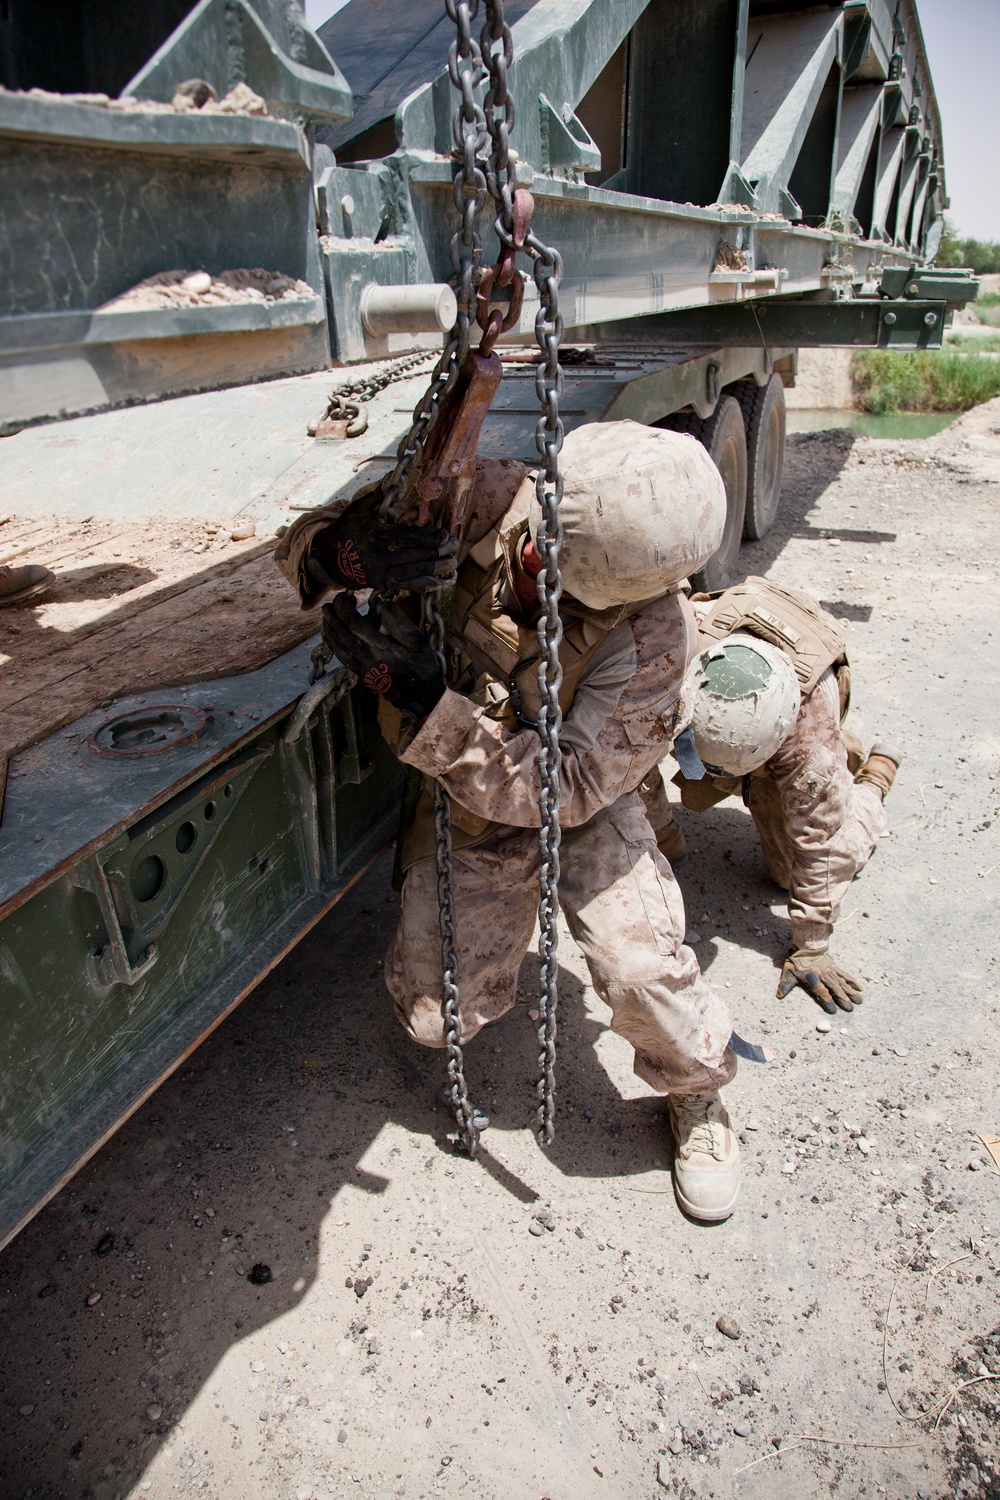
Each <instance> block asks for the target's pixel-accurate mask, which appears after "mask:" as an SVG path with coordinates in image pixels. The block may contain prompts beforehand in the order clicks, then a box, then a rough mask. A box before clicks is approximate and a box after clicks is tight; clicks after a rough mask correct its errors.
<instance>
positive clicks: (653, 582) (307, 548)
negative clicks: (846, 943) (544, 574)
mask: <svg viewBox="0 0 1000 1500" xmlns="http://www.w3.org/2000/svg"><path fill="white" fill-rule="evenodd" d="M563 463H564V466H565V473H566V487H565V494H564V498H563V501H562V506H561V515H562V521H563V527H564V534H565V541H564V545H563V551H562V557H561V566H562V574H563V582H564V589H565V593H564V596H563V601H562V604H561V606H560V615H561V618H562V622H563V628H564V639H563V644H562V646H561V648H560V658H561V661H562V666H563V685H562V689H561V693H560V699H561V703H562V709H563V716H564V717H563V725H562V731H561V735H560V740H561V747H562V767H561V772H560V779H561V792H562V803H561V813H560V816H561V823H562V829H563V835H562V851H561V861H562V873H561V878H560V885H559V896H560V903H561V906H562V910H563V912H564V914H565V917H566V920H567V922H568V923H569V926H570V929H571V931H572V933H573V936H574V938H575V939H576V941H577V943H578V944H579V946H580V948H581V950H582V951H583V954H584V956H585V958H586V961H587V964H588V967H589V970H590V975H591V979H592V982H593V985H594V988H595V990H596V991H597V993H598V995H599V996H600V997H601V999H602V1000H604V1001H605V1002H606V1004H607V1005H608V1006H609V1007H610V1009H611V1012H612V1021H611V1025H612V1027H613V1029H614V1030H615V1031H617V1032H618V1033H619V1034H620V1035H622V1036H623V1037H625V1038H626V1039H627V1040H628V1041H629V1042H630V1043H631V1045H632V1047H633V1048H634V1051H635V1063H634V1066H635V1071H636V1073H637V1074H638V1075H639V1077H640V1078H642V1079H644V1080H645V1081H646V1082H647V1083H648V1084H649V1085H650V1086H651V1087H652V1088H654V1089H656V1090H658V1091H660V1092H662V1093H665V1094H667V1095H668V1115H669V1119H670V1123H671V1127H672V1132H673V1136H674V1141H675V1147H676V1151H675V1170H674V1183H675V1190H676V1193H677V1197H678V1200H679V1202H680V1204H681V1205H682V1207H683V1208H684V1209H685V1210H686V1211H688V1212H689V1213H691V1214H692V1215H693V1216H695V1217H697V1218H700V1219H704V1220H708V1221H713V1220H719V1219H724V1218H726V1217H727V1216H728V1215H729V1214H730V1213H731V1212H732V1209H733V1207H734V1205H735V1202H736V1198H737V1194H738V1191H739V1174H740V1165H739V1146H738V1143H737V1138H736V1135H735V1133H734V1132H733V1130H732V1129H731V1127H730V1123H729V1117H728V1114H727V1112H726V1110H725V1108H724V1106H723V1104H722V1102H721V1099H720V1097H719V1090H720V1088H721V1087H722V1086H723V1085H724V1084H726V1083H728V1082H729V1081H730V1080H731V1079H732V1077H733V1075H734V1074H735V1072H736V1057H735V1055H734V1053H733V1050H732V1047H731V1046H730V1043H731V1041H732V1042H733V1043H734V1044H737V1045H739V1039H738V1038H734V1037H733V1032H732V1023H731V1021H730V1018H729V1015H728V1013H727V1010H726V1007H725V1005H724V1004H723V1002H722V1000H721V999H720V997H719V996H718V995H717V994H716V993H715V992H714V991H713V990H712V989H711V988H710V986H709V985H708V984H707V983H706V981H705V979H704V977H703V976H702V974H701V973H700V971H699V968H698V962H697V959H696V957H695V955H694V953H693V952H692V950H691V949H690V948H689V947H686V946H685V945H684V941H683V937H684V930H685V924H684V910H683V903H682V900H681V895H680V890H679V888H678V886H677V883H676V881H675V879H674V877H673V874H672V871H671V869H670V865H669V863H668V862H667V860H665V859H664V858H663V856H662V855H661V854H660V852H659V850H658V849H657V845H656V839H655V837H654V834H653V831H652V830H651V828H650V825H649V823H648V821H647V818H646V814H645V811H644V809H643V805H642V802H641V799H640V797H639V795H638V787H639V785H640V784H641V783H642V781H643V780H644V778H645V777H646V776H647V775H648V773H649V772H650V771H651V770H652V769H654V768H655V766H656V764H657V762H658V761H659V760H660V759H661V757H662V756H663V755H664V754H665V753H666V752H667V750H668V749H669V747H670V745H671V743H672V742H673V740H674V738H675V736H676V734H677V733H678V732H679V731H680V730H681V729H682V728H683V727H684V725H685V724H686V722H687V717H688V705H687V703H686V701H685V699H684V695H683V686H684V683H685V679H686V675H687V671H688V666H689V664H690V662H691V659H692V657H693V655H694V653H695V651H696V649H697V644H698V642H697V628H696V624H695V619H694V615H693V612H692V610H691V607H690V605H689V603H688V601H687V599H686V598H685V596H684V593H683V592H682V590H681V584H682V581H683V580H684V578H685V577H686V575H687V574H688V573H690V572H691V571H693V570H694V569H696V568H697V567H699V566H701V565H702V564H703V563H704V561H705V560H706V559H707V558H708V557H709V556H710V555H711V554H712V552H713V551H714V550H715V548H716V547H717V546H718V543H719V540H720V538H721V532H722V525H723V521H724V517H725V495H724V492H723V488H722V483H721V480H720V478H719V475H718V473H717V471H716V469H715V467H714V466H713V464H712V463H711V461H710V459H709V458H708V456H707V454H706V453H705V450H704V449H703V448H702V447H701V445H700V444H698V443H697V442H696V441H695V440H693V439H691V438H689V437H686V436H682V435H680V434H677V433H672V432H665V431H660V430H656V429H652V428H647V427H643V426H641V425H640V424H638V423H633V422H620V423H613V424H609V425H607V426H598V425H591V426H586V427H582V428H580V429H578V430H577V431H576V432H574V433H571V434H570V435H569V436H568V437H567V439H566V443H565V448H564V450H563ZM534 496H535V487H534V481H533V479H532V477H531V476H530V475H528V474H527V472H526V470H525V469H524V467H523V466H522V465H520V464H517V463H513V462H504V463H498V462H496V461H489V460H485V461H484V460H480V461H479V465H478V470H477V483H476V487H475V490H474V492H473V496H472V503H471V509H470V511H469V513H468V517H467V520H466V524H465V527H464V532H463V535H462V536H461V538H460V539H459V549H458V559H457V565H458V573H457V582H456V586H455V592H454V600H453V605H452V611H451V618H450V626H449V632H450V633H449V641H448V677H447V681H446V680H445V678H444V677H443V676H442V675H441V673H440V671H439V668H438V664H437V660H436V658H435V655H434V652H433V651H432V649H431V646H430V644H429V642H428V640H427V638H426V637H425V635H424V634H423V633H422V632H421V631H420V630H419V629H418V627H417V626H416V625H415V624H414V622H413V620H412V618H411V617H410V615H408V614H407V613H406V612H404V610H403V609H402V608H400V606H399V605H398V604H384V605H382V606H381V609H380V612H379V616H378V618H377V619H376V618H372V616H370V615H365V614H361V613H360V612H359V611H358V610H357V608H356V605H355V600H354V597H353V596H352V594H350V593H348V592H339V593H336V595H335V597H334V599H333V601H332V603H330V604H328V605H327V607H326V608H325V610H324V637H325V639H326V642H327V644H328V646H329V647H330V649H331V650H332V651H333V652H334V653H335V655H336V656H337V657H338V658H339V659H340V660H341V661H342V662H344V663H345V664H346V665H348V666H350V667H351V668H352V670H353V671H355V672H356V673H357V674H358V676H359V677H360V678H361V679H362V680H363V681H367V682H368V683H369V685H371V686H372V687H373V688H374V689H375V690H376V691H378V692H379V693H380V695H381V707H380V717H381V719H382V723H383V731H384V732H385V733H386V735H387V738H389V740H390V743H392V744H393V745H394V746H395V748H396V751H397V754H398V755H399V758H400V759H401V760H402V761H403V762H404V763H405V764H406V765H408V766H410V767H413V768H415V769H416V771H418V772H419V773H421V776H422V787H421V792H420V795H419V797H418V799H417V803H416V809H415V815H414V817H413V820H412V823H411V824H410V827H409V829H408V831H407V832H406V834H405V837H404V839H403V844H402V849H401V856H402V859H401V862H402V866H403V868H404V870H405V879H404V884H403V894H402V914H401V918H400V923H399V928H398V931H397V933H396V936H395V939H394V941H393V943H392V945H391V948H390V951H389V953H388V955H387V959H386V981H387V984H388V988H389V990H390V993H391V994H392V997H393V999H394V1002H395V1007H396V1014H397V1016H398V1017H399V1020H400V1021H401V1023H402V1024H403V1026H404V1027H405V1028H406V1030H407V1031H408V1032H409V1034H410V1036H411V1037H413V1038H414V1040H415V1041H418V1042H420V1043H422V1044H423V1045H424V1046H428V1047H441V1046H442V1045H443V1041H444V1037H443V1021H442V1001H441V983H442V980H441V952H440V938H439V922H438V892H437V881H436V872H435V862H434V858H433V852H434V836H433V817H432V797H431V788H432V786H433V780H434V779H435V778H437V779H439V780H440V781H441V782H442V783H443V784H444V786H445V787H446V788H447V790H448V792H449V793H450V794H451V798H452V824H453V838H454V856H453V866H454V893H455V906H456V913H457V951H458V960H459V965H458V967H459V982H460V987H461V1013H460V1019H461V1036H462V1040H463V1042H466V1041H468V1040H469V1039H470V1038H472V1037H474V1036H475V1035H476V1033H477V1032H478V1031H479V1030H480V1029H481V1028H482V1027H483V1026H486V1025H488V1024H489V1023H490V1022H491V1021H495V1020H496V1019H497V1018H498V1017H499V1016H501V1015H503V1014H504V1013H505V1012H506V1011H508V1010H509V1009H510V1008H511V1007H512V1006H513V1005H514V1003H515V994H516V981H517V973H518V968H519V966H520V964H521V961H522V959H523V957H524V955H525V953H526V952H527V950H528V947H529V945H530V942H531V937H532V931H533V927H534V922H535V912H536V905H537V877H538V868H539V857H540V856H539V842H538V827H539V810H538V793H539V776H538V735H537V731H536V728H535V724H534V721H535V718H536V715H537V711H538V705H539V689H538V683H537V675H536V672H537V660H538V649H539V648H538V641H537V635H536V630H535V625H536V621H537V618H538V613H539V606H538V596H537V587H536V582H535V580H536V576H537V573H538V571H539V568H540V561H539V558H538V555H537V553H536V551H535V547H534V544H533V540H532V538H533V536H534V535H535V528H536V526H537V524H538V520H539V516H538V511H537V502H536V501H535V498H534ZM367 503H368V504H369V510H368V512H367V515H368V517H369V519H368V521H367V522H366V520H365V504H366V502H365V501H361V502H355V503H354V504H353V505H352V506H351V507H349V508H348V510H347V511H345V512H343V513H342V514H337V513H336V508H335V507H333V508H329V509H327V510H324V511H321V512H315V513H313V514H312V515H310V516H307V517H304V518H303V519H302V520H300V521H299V522H298V523H297V525H296V526H295V527H293V528H292V530H291V531H290V532H288V533H287V534H286V535H285V537H284V538H283V539H282V542H281V545H280V547H279V549H278V553H277V558H278V561H279V565H280V566H281V567H282V568H283V570H284V571H285V573H286V576H288V577H289V579H290V580H291V581H292V582H293V583H295V584H296V586H297V587H298V588H299V592H300V596H301V597H302V599H303V602H304V603H311V602H314V601H315V600H316V599H317V598H319V597H321V595H322V594H323V593H324V592H325V591H327V590H329V589H331V588H332V589H334V590H336V589H337V588H338V587H340V586H344V587H346V588H348V589H351V588H353V589H357V588H358V587H359V586H361V584H362V582H363V581H366V582H369V583H372V584H375V585H377V586H378V587H385V586H386V583H388V584H389V586H390V587H393V586H397V587H398V586H402V587H404V588H406V589H411V590H419V589H421V588H425V587H428V586H432V585H433V583H434V581H435V577H436V576H438V577H439V576H440V572H441V569H442V568H443V567H445V566H446V564H447V557H446V554H447V545H446V539H445V538H443V537H442V536H441V535H440V534H435V533H431V532H428V531H424V532H423V533H422V534H421V533H415V531H414V528H406V527H401V528H400V527H382V528H381V530H379V528H378V526H377V525H376V524H375V522H374V521H373V520H372V519H371V517H372V515H373V512H372V511H371V507H370V502H367ZM533 512H534V513H533ZM404 533H405V534H404ZM421 548H423V551H421ZM393 558H395V559H396V560H397V563H398V569H399V570H402V572H403V573H405V574H406V577H400V578H396V577H395V576H394V575H393V574H392V569H393V563H392V559H393ZM743 1045H744V1046H745V1045H746V1044H743Z"/></svg>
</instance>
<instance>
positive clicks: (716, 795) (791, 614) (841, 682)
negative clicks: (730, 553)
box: [674, 576, 851, 812]
mask: <svg viewBox="0 0 1000 1500" xmlns="http://www.w3.org/2000/svg"><path fill="white" fill-rule="evenodd" d="M705 599H711V600H713V601H714V602H713V604H712V608H711V609H710V610H709V611H708V612H707V614H706V615H705V617H704V618H703V619H699V621H698V644H699V649H701V650H704V649H705V647H706V646H710V645H712V643H713V642H714V641H724V640H725V639H726V637H727V636H730V635H732V633H733V631H734V630H745V631H746V632H747V633H748V634H749V635H756V636H760V638H761V640H765V641H770V643H771V645H772V646H778V647H779V648H780V649H781V650H782V651H784V652H785V654H786V655H787V656H790V657H791V659H792V664H793V666H794V667H795V675H796V677H797V678H798V679H799V689H800V691H801V693H802V696H803V698H808V696H809V694H810V693H811V692H812V691H813V689H814V688H815V686H816V684H817V683H818V682H819V680H820V678H821V677H822V675H823V673H824V672H825V671H826V669H827V667H834V668H836V673H837V687H838V689H839V692H840V722H841V723H843V722H844V720H845V719H846V717H847V710H848V708H849V707H850V704H851V668H850V663H849V662H848V660H847V626H846V625H844V624H841V622H840V621H839V620H835V619H834V618H833V616H832V615H828V614H827V612H826V610H824V609H821V608H820V606H819V605H818V604H817V603H816V601H815V599H810V597H809V595H808V594H803V593H801V592H800V591H799V590H798V589H786V588H782V587H781V585H780V584H777V583H771V582H770V581H769V580H768V579H766V578H755V577H752V576H751V577H750V578H747V579H746V580H745V581H744V582H743V583H738V584H735V585H734V587H733V588H729V589H723V590H721V591H720V592H719V593H716V594H696V595H695V596H694V602H695V603H697V602H699V601H703V600H705ZM750 774H751V775H752V776H764V775H766V774H767V768H766V766H760V767H758V769H757V770H756V771H752V772H751V773H750ZM674 781H675V783H676V784H677V785H678V786H679V787H680V789H681V801H682V803H683V805H684V806H685V807H687V808H690V810H691V811H692V812H704V811H705V810H706V809H707V808H709V807H714V806H715V804H716V803H717V802H722V801H724V800H725V798H726V797H732V796H738V795H739V793H740V790H741V787H742V778H741V777H739V776H736V777H731V776H706V777H704V778H703V779H702V780H701V781H688V779H687V778H686V777H685V776H684V775H683V773H680V772H678V774H677V775H676V776H675V777H674Z"/></svg>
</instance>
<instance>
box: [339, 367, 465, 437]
mask: <svg viewBox="0 0 1000 1500" xmlns="http://www.w3.org/2000/svg"><path fill="white" fill-rule="evenodd" d="M436 357H437V356H436V354H435V351H434V350H432V349H418V350H417V352H416V353H415V354H408V355H407V356H406V357H405V358H404V359H395V360H393V361H392V363H391V364H390V365H388V366H387V367H384V368H382V369H379V370H374V371H373V372H372V374H371V375H364V376H362V377H361V378H360V379H358V380H349V381H347V382H346V383H345V384H344V385H338V386H337V389H336V390H335V391H331V392H330V395H329V397H328V398H327V404H326V411H325V412H324V414H323V420H324V421H325V422H339V421H344V420H346V421H347V422H348V423H349V426H348V428H347V436H348V437H360V436H361V434H362V433H363V432H365V431H367V428H368V413H367V412H363V411H362V410H361V406H362V404H363V403H364V402H366V401H371V400H372V398H373V397H374V396H377V395H378V393H379V392H380V391H384V390H385V389H386V387H387V386H390V385H395V383H396V382H397V381H398V380H405V379H406V378H407V377H408V376H409V375H410V374H411V372H412V371H413V370H415V369H416V368H417V367H418V365H422V364H424V363H425V362H426V361H427V360H428V359H432V358H436ZM310 430H311V429H310Z"/></svg>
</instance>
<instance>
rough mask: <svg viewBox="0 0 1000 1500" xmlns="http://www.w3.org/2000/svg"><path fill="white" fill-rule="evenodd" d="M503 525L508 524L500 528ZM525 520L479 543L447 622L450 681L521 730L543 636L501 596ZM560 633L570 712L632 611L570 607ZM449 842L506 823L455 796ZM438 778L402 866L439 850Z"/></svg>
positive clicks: (426, 781)
mask: <svg viewBox="0 0 1000 1500" xmlns="http://www.w3.org/2000/svg"><path fill="white" fill-rule="evenodd" d="M501 527H502V528H503V529H502V530H501ZM526 527H527V520H526V519H524V518H523V517H521V518H517V517H515V516H514V515H513V514H512V513H511V512H508V514H507V515H506V516H504V518H503V520H502V522H501V523H500V526H498V527H496V528H494V530H493V531H491V532H490V533H489V535H488V536H486V537H485V538H484V539H483V541H481V542H479V543H478V544H477V545H476V546H475V547H474V548H473V549H472V551H471V553H470V554H469V556H468V557H467V558H466V560H465V562H464V563H463V564H462V566H461V567H460V569H459V572H458V578H457V580H456V583H455V593H454V597H453V601H452V610H451V620H450V622H449V626H448V643H447V654H448V686H449V687H450V688H453V689H454V691H455V692H457V693H461V694H462V696H463V697H465V698H468V699H469V701H470V702H471V703H474V704H476V706H477V707H479V708H481V709H483V711H484V713H485V715H486V716H487V717H488V718H491V719H496V720H498V721H499V722H500V723H501V724H503V726H504V728H506V729H508V730H510V731H511V733H514V732H516V730H517V729H518V728H520V727H521V726H533V725H534V724H536V723H537V721H538V713H539V710H540V707H541V693H540V691H539V687H538V660H539V646H538V635H537V632H536V629H535V626H534V625H526V624H524V623H523V622H522V621H520V620H517V619H515V618H514V616H513V615H512V614H511V613H510V612H509V609H508V607H507V605H506V604H505V602H504V600H505V599H508V598H510V597H512V596H513V594H514V590H513V582H512V573H513V568H514V567H515V565H516V564H515V556H516V550H517V547H518V546H519V544H520V541H521V538H522V537H523V535H524V532H525V529H526ZM562 613H563V638H562V642H561V644H560V647H559V660H560V662H561V664H562V673H563V675H562V684H561V686H560V689H559V705H560V707H561V709H562V711H563V713H564V714H566V713H568V712H569V709H570V707H571V705H572V703H573V699H574V697H575V695H576V690H577V687H578V686H579V682H580V678H581V677H582V676H583V672H584V669H585V668H586V667H587V665H588V664H589V662H590V661H591V660H592V659H593V657H594V654H595V653H596V651H597V649H598V647H599V646H600V645H601V643H602V642H603V641H604V640H605V639H606V638H607V636H608V635H609V633H610V632H611V631H612V630H613V629H614V628H615V626H616V625H618V624H620V623H621V621H622V620H623V619H625V618H626V616H627V613H628V611H627V609H625V608H621V609H614V610H609V611H606V612H605V615H604V616H595V615H594V614H592V613H591V614H588V615H585V616H579V617H577V616H574V615H572V614H571V613H569V612H568V611H567V610H566V608H565V607H563V609H562ZM386 707H388V705H385V700H384V699H383V700H380V710H379V718H380V721H381V723H382V728H383V733H384V734H385V735H386V738H387V739H388V740H389V742H390V744H392V745H393V747H394V748H398V745H399V735H398V727H397V729H396V733H395V736H394V735H393V730H392V724H391V719H392V718H393V717H394V718H395V721H396V725H397V726H398V723H399V716H398V715H397V714H395V711H394V710H392V709H391V707H389V712H388V714H387V713H386V712H385V711H384V709H385V708H386ZM451 822H452V846H453V848H455V849H469V848H472V847H473V845H475V844H481V843H483V842H484V841H485V840H486V839H488V838H489V837H490V836H491V835H492V834H493V833H495V832H496V831H497V829H498V828H500V827H503V826H504V825H503V824H501V823H496V822H492V821H491V820H490V819H488V818H482V817H480V816H479V815H478V814H476V813H474V812H470V811H469V809H468V808H464V807H462V806H461V804H460V803H458V802H456V801H455V800H454V798H453V799H452V805H451ZM434 844H435V836H434V782H433V779H432V778H431V777H429V776H425V777H424V778H423V785H422V786H421V788H420V792H419V794H418V796H417V800H416V807H415V810H414V815H413V821H412V822H411V823H410V826H409V828H408V829H407V830H406V833H405V835H404V839H403V850H402V868H403V870H408V869H409V868H410V866H411V865H414V864H416V863H417V861H418V860H421V859H426V858H428V857H429V856H430V855H432V854H433V853H434Z"/></svg>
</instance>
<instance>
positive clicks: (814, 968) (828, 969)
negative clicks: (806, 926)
mask: <svg viewBox="0 0 1000 1500" xmlns="http://www.w3.org/2000/svg"><path fill="white" fill-rule="evenodd" d="M797 984H800V985H801V986H802V988H803V989H804V990H808V992H809V994H810V995H812V997H813V999H814V1000H818V1001H819V1003H820V1005H822V1007H823V1009H824V1010H825V1011H826V1012H827V1014H828V1015H831V1016H835V1015H836V1014H837V1006H838V1005H839V1006H840V1008H841V1010H853V1009H854V1007H855V1006H856V1005H860V1004H861V991H862V988H863V986H862V984H861V981H860V979H853V978H852V977H851V975H850V974H847V973H845V972H844V970H843V969H841V968H839V967H838V965H837V964H835V963H834V961H833V959H832V958H831V957H830V955H829V953H802V952H796V953H792V954H789V956H788V958H786V959H785V965H784V968H783V969H782V971H781V978H780V980H779V981H778V991H777V993H778V999H779V1000H783V999H784V998H785V996H786V995H787V994H788V993H789V992H790V991H791V990H793V989H794V988H795V986H796V985H797Z"/></svg>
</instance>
